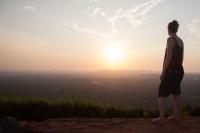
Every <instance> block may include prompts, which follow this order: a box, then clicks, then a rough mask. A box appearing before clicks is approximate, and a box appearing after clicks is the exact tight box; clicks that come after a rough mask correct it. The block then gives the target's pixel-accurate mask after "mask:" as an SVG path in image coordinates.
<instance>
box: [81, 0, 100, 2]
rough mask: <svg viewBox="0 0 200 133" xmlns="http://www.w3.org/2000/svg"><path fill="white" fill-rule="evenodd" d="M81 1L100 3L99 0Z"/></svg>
mask: <svg viewBox="0 0 200 133" xmlns="http://www.w3.org/2000/svg"><path fill="white" fill-rule="evenodd" d="M79 1H82V2H98V1H99V0H79Z"/></svg>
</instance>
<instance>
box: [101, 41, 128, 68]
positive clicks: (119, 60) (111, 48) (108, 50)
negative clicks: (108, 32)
mask: <svg viewBox="0 0 200 133" xmlns="http://www.w3.org/2000/svg"><path fill="white" fill-rule="evenodd" d="M124 57H125V50H124V47H123V45H122V44H121V43H118V42H111V43H108V44H107V45H106V47H105V50H104V60H105V61H106V65H109V66H112V67H117V66H120V65H122V64H123V60H124Z"/></svg>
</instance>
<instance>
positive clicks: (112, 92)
mask: <svg viewBox="0 0 200 133" xmlns="http://www.w3.org/2000/svg"><path fill="white" fill-rule="evenodd" d="M159 76H160V73H159V72H154V71H152V72H151V71H132V70H117V71H115V70H103V71H96V72H63V73H61V72H51V73H50V72H45V73H44V72H43V73H42V72H37V73H33V72H1V73H0V94H2V95H4V94H9V95H14V96H28V97H42V98H69V97H81V98H86V99H90V100H95V101H100V102H104V103H109V104H113V105H117V106H121V107H125V108H127V107H128V108H129V107H134V106H142V107H145V106H146V107H153V108H154V107H157V91H158V85H159V82H160V80H159ZM199 80H200V74H197V73H186V74H185V77H184V79H183V82H182V96H181V98H182V103H183V104H184V105H190V106H198V105H199V104H200V97H199V95H200V89H199V87H200V82H199ZM168 104H171V102H170V99H169V100H168Z"/></svg>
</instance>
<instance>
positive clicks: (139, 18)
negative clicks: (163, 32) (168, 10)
mask: <svg viewBox="0 0 200 133" xmlns="http://www.w3.org/2000/svg"><path fill="white" fill-rule="evenodd" d="M161 1H162V0H149V1H147V2H145V3H142V4H140V5H137V6H135V7H133V8H130V9H127V10H123V9H122V8H119V9H118V10H116V13H115V15H114V16H113V17H111V18H109V21H110V22H111V23H112V25H115V24H116V21H118V20H119V19H127V20H128V21H129V22H130V23H131V24H132V25H133V26H139V25H141V24H142V23H143V22H144V21H145V20H146V19H147V18H146V14H147V13H148V12H149V11H150V10H151V9H152V8H153V7H155V6H157V5H158V4H159V3H160V2H161Z"/></svg>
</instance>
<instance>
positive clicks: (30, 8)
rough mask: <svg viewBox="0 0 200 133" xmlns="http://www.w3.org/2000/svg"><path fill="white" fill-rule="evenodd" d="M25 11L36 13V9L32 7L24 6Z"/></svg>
mask: <svg viewBox="0 0 200 133" xmlns="http://www.w3.org/2000/svg"><path fill="white" fill-rule="evenodd" d="M24 9H25V10H29V11H32V12H33V11H36V8H35V7H34V6H24Z"/></svg>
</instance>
